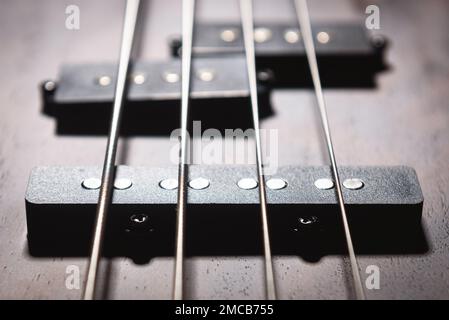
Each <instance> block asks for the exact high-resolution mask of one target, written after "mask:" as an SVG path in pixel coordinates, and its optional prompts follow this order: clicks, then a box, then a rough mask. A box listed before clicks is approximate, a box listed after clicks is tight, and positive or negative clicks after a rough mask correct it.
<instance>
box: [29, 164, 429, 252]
mask: <svg viewBox="0 0 449 320" xmlns="http://www.w3.org/2000/svg"><path fill="white" fill-rule="evenodd" d="M340 171H341V178H342V179H343V180H344V179H346V178H359V179H362V180H363V181H364V183H365V186H364V187H363V188H362V189H360V190H349V189H344V188H343V189H344V190H343V191H344V197H345V201H346V204H347V209H348V216H349V221H350V226H351V230H352V233H353V238H354V243H355V246H356V250H357V252H358V253H378V254H387V253H414V252H423V251H425V250H426V244H425V239H424V236H423V233H422V228H421V212H422V204H423V196H422V193H421V189H420V186H419V183H418V180H417V177H416V174H415V172H414V170H413V169H411V168H408V167H342V168H341V170H340ZM100 172H101V168H98V167H39V168H35V169H34V170H33V172H32V174H31V178H30V181H29V185H28V190H27V193H26V211H27V224H28V243H29V248H30V252H31V254H33V255H36V256H55V255H56V256H58V255H61V256H67V255H69V256H70V255H85V254H86V253H87V252H88V248H89V244H90V239H91V236H92V228H93V221H94V216H95V208H96V203H97V199H98V190H86V189H84V188H83V187H82V186H81V183H82V181H83V180H84V179H86V178H90V177H100ZM176 177H177V167H164V168H144V167H127V166H120V167H119V168H118V171H117V178H128V179H130V180H131V181H132V182H133V185H132V187H131V188H129V189H127V190H116V191H115V192H114V196H113V204H112V207H111V212H110V214H109V219H108V226H107V236H106V252H107V254H109V255H126V256H132V257H135V258H136V257H139V258H136V259H142V257H144V258H148V257H151V256H155V255H172V254H173V252H174V239H175V220H176V199H177V191H176V190H165V189H162V188H161V187H160V186H159V182H160V181H161V180H163V179H166V178H176ZM189 177H190V179H193V178H198V177H203V178H207V179H208V180H209V181H210V186H209V187H208V188H206V189H204V190H193V189H190V188H189V190H188V203H189V204H188V208H187V227H186V228H187V229H186V235H187V240H186V250H187V254H189V255H239V254H259V253H261V252H262V251H261V232H260V214H259V209H260V207H259V204H258V191H257V188H256V189H252V190H243V189H240V188H239V187H238V186H237V181H239V180H240V179H242V178H256V171H255V167H254V166H223V165H220V166H218V165H217V166H199V165H192V166H190V167H189ZM274 177H278V178H282V179H284V180H285V181H286V182H287V183H288V185H287V187H286V188H285V189H281V190H270V189H269V188H267V197H268V203H269V208H268V214H269V225H270V233H271V240H272V247H273V248H272V249H273V252H274V254H298V255H302V256H306V257H316V256H322V255H324V254H331V253H345V252H346V251H345V250H346V249H345V245H344V237H343V233H342V226H341V223H340V213H339V211H338V207H337V201H336V196H335V190H333V189H331V190H320V189H317V188H316V187H315V185H314V181H315V180H316V179H319V178H326V177H331V173H330V170H329V167H293V166H289V167H281V168H279V170H278V172H277V173H276V174H275V175H274ZM269 178H270V177H267V180H268V179H269ZM136 214H139V215H140V214H144V215H147V216H148V220H147V222H145V223H142V224H139V223H135V222H133V221H131V220H130V217H131V216H133V215H136ZM300 219H303V221H308V220H310V219H312V220H313V221H315V222H314V223H311V224H303V223H301V222H300V221H299V220H300Z"/></svg>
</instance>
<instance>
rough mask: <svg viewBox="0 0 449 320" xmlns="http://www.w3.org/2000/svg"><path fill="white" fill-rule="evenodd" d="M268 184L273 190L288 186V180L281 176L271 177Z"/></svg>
mask: <svg viewBox="0 0 449 320" xmlns="http://www.w3.org/2000/svg"><path fill="white" fill-rule="evenodd" d="M266 185H267V187H268V188H270V189H271V190H281V189H284V188H286V187H287V181H285V180H283V179H279V178H271V179H270V180H268V181H267V182H266Z"/></svg>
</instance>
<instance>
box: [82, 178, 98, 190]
mask: <svg viewBox="0 0 449 320" xmlns="http://www.w3.org/2000/svg"><path fill="white" fill-rule="evenodd" d="M81 186H82V187H83V188H84V189H88V190H96V189H100V187H101V180H100V179H98V178H87V179H84V180H83V182H82V183H81Z"/></svg>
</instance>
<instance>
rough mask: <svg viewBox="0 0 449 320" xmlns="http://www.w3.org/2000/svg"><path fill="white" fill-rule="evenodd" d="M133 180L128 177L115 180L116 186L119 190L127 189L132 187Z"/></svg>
mask: <svg viewBox="0 0 449 320" xmlns="http://www.w3.org/2000/svg"><path fill="white" fill-rule="evenodd" d="M132 185H133V182H132V181H131V180H130V179H127V178H120V179H116V180H115V181H114V188H115V189H117V190H126V189H129V188H131V186H132Z"/></svg>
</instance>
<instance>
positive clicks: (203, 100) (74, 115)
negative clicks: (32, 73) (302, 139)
mask: <svg viewBox="0 0 449 320" xmlns="http://www.w3.org/2000/svg"><path fill="white" fill-rule="evenodd" d="M192 68H193V70H192V75H193V76H192V91H191V97H192V103H191V107H190V116H191V119H192V120H201V122H202V127H203V128H204V129H207V128H216V129H226V128H242V129H245V128H249V127H252V120H251V119H252V118H251V108H250V105H249V86H248V80H247V74H246V72H242V70H245V68H246V64H245V59H244V58H243V57H228V58H198V59H195V60H194V61H193V64H192ZM204 70H206V71H212V72H213V74H214V78H213V79H212V80H211V81H203V80H201V79H200V78H199V76H198V74H199V73H200V72H201V71H204ZM116 71H117V66H116V65H115V64H113V63H111V64H90V65H89V64H88V65H65V66H63V67H62V69H61V72H60V75H59V79H58V80H57V82H56V84H57V85H56V89H55V90H53V91H48V90H45V85H44V86H43V93H44V113H46V114H48V115H50V116H52V117H55V118H56V120H57V132H58V133H59V134H107V133H108V130H109V120H110V117H111V110H112V101H113V97H114V87H115V86H114V83H115V78H116ZM180 71H181V64H180V61H179V60H175V61H170V62H164V63H161V62H137V63H136V64H135V65H134V66H133V71H132V72H131V76H134V75H137V74H139V75H143V76H144V77H145V82H144V83H142V84H136V83H134V82H133V81H130V86H129V90H128V101H127V103H126V106H125V108H124V111H123V112H124V113H123V121H122V130H121V133H122V134H123V135H145V134H168V133H170V132H171V131H172V130H174V129H177V128H179V123H180V118H179V117H180V105H181V103H180V97H181V82H180V81H177V82H174V83H170V82H167V81H165V80H164V74H165V73H167V72H175V73H177V74H178V75H180ZM102 76H109V77H110V78H111V82H110V83H111V84H110V85H108V86H101V85H99V84H98V79H99V78H100V77H102ZM259 107H260V116H261V117H266V116H268V115H270V114H271V113H272V111H271V107H270V103H269V93H268V90H267V89H266V88H265V87H264V86H259Z"/></svg>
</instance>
